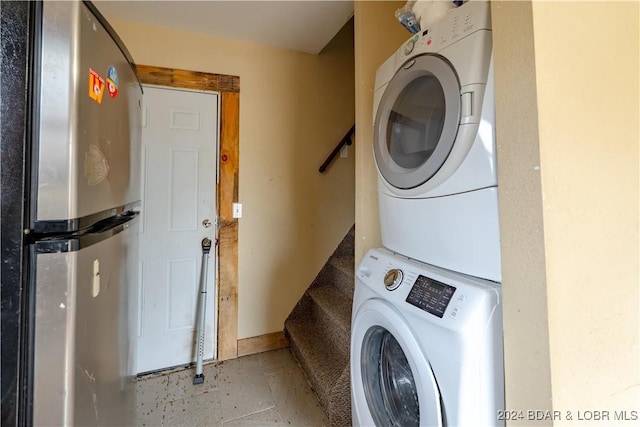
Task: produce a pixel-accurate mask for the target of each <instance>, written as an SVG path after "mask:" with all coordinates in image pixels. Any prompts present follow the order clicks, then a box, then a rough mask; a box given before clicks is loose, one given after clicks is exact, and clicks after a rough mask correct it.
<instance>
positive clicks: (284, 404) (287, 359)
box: [136, 349, 329, 427]
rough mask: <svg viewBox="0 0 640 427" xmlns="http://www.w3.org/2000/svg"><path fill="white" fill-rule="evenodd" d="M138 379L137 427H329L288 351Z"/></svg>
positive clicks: (261, 354) (256, 355)
mask: <svg viewBox="0 0 640 427" xmlns="http://www.w3.org/2000/svg"><path fill="white" fill-rule="evenodd" d="M194 372H195V369H194V368H191V369H186V370H178V371H173V372H170V373H165V374H158V375H152V376H147V377H143V378H141V379H139V380H138V382H137V384H136V387H137V399H138V410H137V418H138V423H137V424H138V425H139V426H198V427H201V426H202V427H205V426H206V427H209V426H212V427H214V426H328V425H329V422H328V420H327V417H326V415H325V413H324V411H323V410H322V407H321V406H320V404H319V403H318V400H317V398H316V396H315V394H313V392H312V391H311V387H310V386H309V383H308V382H307V380H306V378H305V377H304V374H303V373H302V370H301V369H300V367H299V366H298V364H297V362H296V361H295V360H294V359H293V356H291V353H290V352H289V350H288V349H282V350H275V351H269V352H265V353H259V354H254V355H250V356H244V357H240V358H238V359H234V360H226V361H223V362H213V363H210V364H207V365H205V366H204V368H203V373H204V376H205V380H204V383H203V384H199V385H193V376H194Z"/></svg>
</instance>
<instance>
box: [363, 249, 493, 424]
mask: <svg viewBox="0 0 640 427" xmlns="http://www.w3.org/2000/svg"><path fill="white" fill-rule="evenodd" d="M356 277H357V278H356V288H355V295H354V301H353V315H352V327H351V401H352V418H353V425H355V426H374V425H375V426H378V427H383V426H385V427H386V426H461V427H462V426H473V427H479V426H502V425H504V422H503V421H501V420H500V419H499V417H500V414H499V411H501V410H504V374H503V351H502V348H503V344H502V309H501V307H502V306H501V293H500V286H499V285H498V284H496V283H493V282H490V281H486V280H482V279H477V278H473V277H470V276H465V275H460V274H457V273H453V272H451V271H448V270H444V269H440V268H437V267H432V266H428V265H426V264H423V263H419V262H417V261H414V260H410V259H409V258H406V257H402V256H398V255H394V254H393V253H391V252H389V251H388V250H386V249H374V250H371V251H369V252H368V253H367V254H366V255H365V257H364V259H363V260H362V262H361V263H360V265H359V266H358V268H357V270H356Z"/></svg>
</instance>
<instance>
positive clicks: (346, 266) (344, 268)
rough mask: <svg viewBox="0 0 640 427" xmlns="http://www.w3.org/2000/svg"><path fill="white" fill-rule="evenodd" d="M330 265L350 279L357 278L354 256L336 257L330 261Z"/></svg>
mask: <svg viewBox="0 0 640 427" xmlns="http://www.w3.org/2000/svg"><path fill="white" fill-rule="evenodd" d="M329 263H330V264H331V265H333V266H334V267H335V268H337V269H338V270H340V271H341V272H343V273H344V274H346V275H347V276H348V277H350V278H354V277H355V261H354V257H353V254H348V255H334V256H332V257H331V258H330V259H329Z"/></svg>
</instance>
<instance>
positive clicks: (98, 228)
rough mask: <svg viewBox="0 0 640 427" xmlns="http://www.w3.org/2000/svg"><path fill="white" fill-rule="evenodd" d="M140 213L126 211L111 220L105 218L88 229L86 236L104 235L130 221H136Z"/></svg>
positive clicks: (110, 218)
mask: <svg viewBox="0 0 640 427" xmlns="http://www.w3.org/2000/svg"><path fill="white" fill-rule="evenodd" d="M139 214H140V213H139V212H136V211H126V212H122V213H120V214H118V215H114V216H112V217H109V218H105V219H103V220H100V221H98V222H96V223H95V224H93V225H92V226H91V227H89V228H88V229H87V231H86V232H85V234H87V233H92V234H93V233H102V232H104V231H107V230H110V229H112V228H115V227H118V226H120V225H123V224H126V223H127V222H129V221H132V220H133V219H135V218H136V217H137V216H138V215H139Z"/></svg>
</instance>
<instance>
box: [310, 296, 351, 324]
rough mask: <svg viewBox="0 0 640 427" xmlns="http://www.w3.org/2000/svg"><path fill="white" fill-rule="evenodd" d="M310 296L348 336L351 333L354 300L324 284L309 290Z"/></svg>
mask: <svg viewBox="0 0 640 427" xmlns="http://www.w3.org/2000/svg"><path fill="white" fill-rule="evenodd" d="M308 292H309V296H311V298H312V299H313V301H314V302H315V303H316V304H318V306H320V308H322V310H324V311H325V312H326V313H327V315H328V316H329V317H330V318H331V319H332V320H333V321H335V323H336V324H337V325H338V326H339V327H340V328H341V329H342V330H343V331H345V332H346V333H347V334H349V333H350V332H351V306H352V305H353V299H352V298H351V297H350V296H348V295H346V294H345V293H344V292H343V291H341V290H339V289H337V288H336V287H335V286H332V285H328V284H324V285H319V286H316V287H313V288H311V289H309V291H308Z"/></svg>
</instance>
